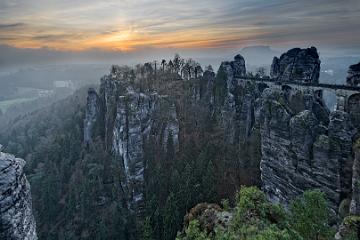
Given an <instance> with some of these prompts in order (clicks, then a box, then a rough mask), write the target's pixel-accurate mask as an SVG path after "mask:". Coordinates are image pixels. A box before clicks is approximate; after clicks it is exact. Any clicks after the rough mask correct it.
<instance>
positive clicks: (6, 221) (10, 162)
mask: <svg viewBox="0 0 360 240" xmlns="http://www.w3.org/2000/svg"><path fill="white" fill-rule="evenodd" d="M24 165H25V161H24V160H22V159H20V158H15V157H14V156H13V155H11V154H7V153H3V152H1V145H0V239H4V240H6V239H11V240H35V239H37V235H36V224H35V220H34V216H33V214H32V203H31V194H30V185H29V182H28V181H27V179H26V176H25V174H24V172H23V168H24Z"/></svg>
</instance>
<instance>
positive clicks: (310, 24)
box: [0, 0, 360, 51]
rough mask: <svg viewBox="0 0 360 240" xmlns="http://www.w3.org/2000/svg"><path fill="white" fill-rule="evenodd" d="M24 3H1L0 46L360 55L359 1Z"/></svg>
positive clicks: (44, 0) (89, 0) (61, 0)
mask: <svg viewBox="0 0 360 240" xmlns="http://www.w3.org/2000/svg"><path fill="white" fill-rule="evenodd" d="M29 2H30V1H26V0H16V1H9V0H0V6H1V8H0V44H8V45H11V46H16V47H20V48H21V47H23V48H26V47H38V48H41V47H44V46H48V47H51V48H55V49H69V50H84V49H90V48H104V49H110V50H111V49H116V50H119V49H120V50H127V51H128V50H137V49H141V48H144V47H145V48H146V47H155V48H167V47H177V48H181V47H183V48H191V47H193V48H231V47H233V48H238V47H241V46H246V45H253V44H277V45H281V44H289V43H302V44H304V45H307V44H311V43H317V44H323V45H326V46H332V47H344V46H347V45H351V46H357V47H358V48H359V49H360V33H359V31H360V30H359V28H358V27H357V25H358V20H359V19H360V1H358V0H342V1H339V0H302V1H298V0H273V1H263V0H223V1H218V0H207V1H205V0H204V1H200V0H199V1H193V0H173V1H168V0H153V1H149V0H124V1H117V0H105V1H98V0H96V1H95V0H52V1H48V0H37V1H31V3H29ZM8 21H12V23H9V22H8ZM19 28H21V31H16V30H17V29H19Z"/></svg>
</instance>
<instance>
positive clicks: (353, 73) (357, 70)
mask: <svg viewBox="0 0 360 240" xmlns="http://www.w3.org/2000/svg"><path fill="white" fill-rule="evenodd" d="M346 83H347V84H348V85H350V86H360V62H359V63H358V64H354V65H351V66H350V67H349V70H348V76H347V78H346Z"/></svg>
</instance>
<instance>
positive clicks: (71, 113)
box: [1, 55, 259, 240]
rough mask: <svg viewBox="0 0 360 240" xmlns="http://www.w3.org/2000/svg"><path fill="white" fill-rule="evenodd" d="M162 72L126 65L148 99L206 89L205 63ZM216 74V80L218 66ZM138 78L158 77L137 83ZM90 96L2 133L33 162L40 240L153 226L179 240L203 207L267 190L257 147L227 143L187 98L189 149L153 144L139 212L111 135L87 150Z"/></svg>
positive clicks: (133, 234)
mask: <svg viewBox="0 0 360 240" xmlns="http://www.w3.org/2000/svg"><path fill="white" fill-rule="evenodd" d="M173 62H174V63H173ZM157 68H158V69H156V65H155V66H154V65H151V64H150V63H147V64H145V65H137V66H136V67H135V68H134V69H131V68H128V67H125V69H126V70H127V71H128V72H129V74H128V76H126V77H125V78H127V77H128V78H129V81H130V82H131V81H133V82H132V83H131V84H134V85H137V87H138V88H139V89H141V90H140V91H143V92H146V91H150V90H152V91H154V90H157V91H159V92H164V93H166V92H169V91H170V93H171V94H174V95H185V93H184V91H187V89H188V88H187V87H186V85H189V84H190V85H191V84H193V82H201V81H203V80H202V78H203V77H202V71H203V70H202V69H201V67H200V65H199V64H198V63H196V62H195V61H193V60H191V59H189V60H187V61H185V60H184V59H182V58H180V57H179V56H178V55H176V56H175V58H174V59H173V60H171V61H170V62H169V63H167V64H166V61H165V60H163V62H162V64H161V65H160V66H158V67H157ZM206 70H207V71H208V72H209V73H211V74H212V75H213V73H212V68H211V66H209V67H208V68H207V69H206ZM136 72H139V73H140V74H141V73H142V74H144V72H145V73H146V72H148V75H146V77H143V78H141V79H140V80H139V81H136V82H134V80H135V76H134V74H135V73H136ZM200 73H201V74H200ZM214 75H215V74H214ZM219 76H220V77H221V74H219ZM182 78H183V79H190V78H192V81H182V80H179V79H182ZM217 84H219V85H221V84H223V81H222V79H219V80H218V83H217ZM184 85H185V87H184ZM221 87H222V86H220V88H221ZM86 90H87V89H80V90H78V91H77V92H75V93H74V94H73V95H72V96H70V97H68V98H66V99H64V100H61V101H59V102H57V103H54V104H52V105H51V106H49V107H45V108H42V109H39V110H37V111H35V112H32V113H28V114H26V115H24V116H20V117H17V118H16V119H14V120H12V121H11V122H10V123H9V125H8V126H10V127H9V128H6V131H3V134H1V142H2V143H4V145H5V147H6V151H7V152H10V153H13V154H16V155H17V156H19V157H23V158H24V159H25V160H26V161H27V165H26V174H27V176H28V178H29V180H30V183H31V186H32V196H33V203H34V209H35V217H36V222H37V231H38V235H39V238H40V239H141V237H140V236H142V234H143V232H144V228H146V229H147V228H149V227H150V228H151V238H153V239H169V240H170V239H175V237H176V234H177V232H178V231H179V230H181V229H182V224H183V217H184V215H185V214H186V212H187V211H189V210H190V209H191V208H192V207H193V206H195V205H196V204H197V203H200V202H214V203H216V202H217V203H219V202H220V200H221V199H223V198H230V199H231V201H232V200H233V198H234V195H233V193H234V192H235V191H236V190H237V189H238V188H239V186H240V185H241V184H247V185H258V184H259V171H258V163H256V162H255V163H249V162H245V160H246V161H249V158H248V157H246V158H244V157H242V155H246V154H250V153H249V152H248V151H249V150H248V149H247V151H241V150H239V149H238V148H237V147H236V146H231V145H228V144H227V140H226V138H227V136H226V135H225V134H224V130H223V129H219V125H218V124H217V117H216V114H214V115H213V116H211V117H209V116H208V115H206V112H207V110H205V109H201V106H196V105H193V104H191V102H189V101H187V100H186V99H181V101H184V102H182V104H183V110H182V111H183V112H182V114H183V119H182V120H181V123H180V124H181V125H182V128H183V129H184V130H183V131H184V133H183V137H184V138H185V139H184V141H183V142H184V144H181V145H180V147H179V148H178V149H176V148H175V146H174V143H173V142H172V138H171V137H169V138H168V141H167V143H166V149H163V148H161V146H158V145H157V143H156V141H155V140H151V139H150V140H149V141H148V145H147V146H146V147H145V149H144V152H145V159H146V169H145V186H144V193H145V201H144V206H143V207H142V210H141V212H140V213H136V214H135V213H134V212H132V210H129V209H128V206H127V204H126V200H125V199H124V197H123V193H122V189H121V184H120V183H121V181H122V180H121V178H122V176H121V168H122V166H121V164H120V161H119V160H118V159H116V158H115V157H113V156H112V155H111V154H110V153H109V152H108V151H107V150H106V145H105V142H104V138H103V135H104V133H102V132H101V129H100V128H98V130H97V131H96V132H95V133H94V144H92V145H91V146H90V147H86V145H85V144H84V143H83V129H84V126H83V123H84V118H85V104H86V93H87V91H86ZM220 90H221V89H220ZM220 90H219V92H218V93H217V95H218V96H219V99H221V98H223V96H222V95H223V93H222V92H221V91H220ZM186 101H187V102H186ZM217 101H222V100H217ZM219 105H220V104H219ZM200 112H202V113H203V114H197V113H200ZM242 159H245V160H243V161H242ZM253 173H254V174H253ZM137 215H139V216H137ZM139 219H141V220H139ZM143 220H145V221H143Z"/></svg>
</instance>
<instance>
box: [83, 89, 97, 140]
mask: <svg viewBox="0 0 360 240" xmlns="http://www.w3.org/2000/svg"><path fill="white" fill-rule="evenodd" d="M98 98H99V97H98V95H97V93H96V91H95V89H93V88H90V89H89V90H88V97H87V104H86V115H85V120H84V143H85V144H90V143H91V142H92V138H91V135H92V129H93V128H94V124H95V122H96V118H97V115H98V114H99V113H98V111H99V103H98V101H99V100H98Z"/></svg>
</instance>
